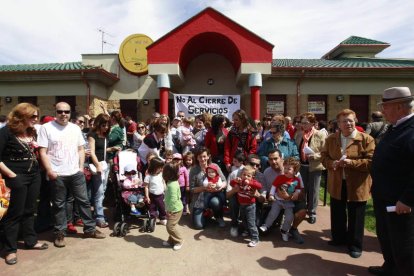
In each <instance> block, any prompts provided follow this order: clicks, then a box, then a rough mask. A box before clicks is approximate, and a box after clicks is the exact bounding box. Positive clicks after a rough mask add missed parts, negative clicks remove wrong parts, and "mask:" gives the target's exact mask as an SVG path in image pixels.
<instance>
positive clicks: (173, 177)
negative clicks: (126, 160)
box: [162, 163, 183, 251]
mask: <svg viewBox="0 0 414 276" xmlns="http://www.w3.org/2000/svg"><path fill="white" fill-rule="evenodd" d="M178 170H179V164H177V163H168V164H165V166H164V169H163V171H162V177H163V178H164V181H165V182H166V183H167V190H166V191H165V207H166V210H167V227H166V228H167V232H168V234H169V236H168V240H166V241H164V242H163V245H164V246H172V247H173V250H175V251H177V250H180V249H181V247H182V244H183V238H182V235H181V233H180V232H178V229H177V225H178V222H179V221H180V218H181V216H182V214H183V204H182V202H181V199H180V197H181V192H180V185H179V184H178Z"/></svg>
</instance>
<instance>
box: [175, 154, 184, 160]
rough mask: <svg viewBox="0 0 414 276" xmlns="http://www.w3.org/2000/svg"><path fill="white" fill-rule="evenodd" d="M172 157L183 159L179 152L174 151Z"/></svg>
mask: <svg viewBox="0 0 414 276" xmlns="http://www.w3.org/2000/svg"><path fill="white" fill-rule="evenodd" d="M173 159H180V160H181V159H183V156H182V155H181V154H180V153H174V154H173Z"/></svg>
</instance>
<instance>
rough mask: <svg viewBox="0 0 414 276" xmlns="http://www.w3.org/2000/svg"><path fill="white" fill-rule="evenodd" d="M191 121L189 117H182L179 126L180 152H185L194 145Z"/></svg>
mask: <svg viewBox="0 0 414 276" xmlns="http://www.w3.org/2000/svg"><path fill="white" fill-rule="evenodd" d="M193 122H194V120H191V118H184V120H183V125H182V126H181V135H180V137H181V141H180V142H181V147H182V153H183V154H185V153H186V152H188V151H190V150H191V149H193V148H194V146H195V145H196V141H195V140H194V135H193V132H192V130H193V125H192V124H193Z"/></svg>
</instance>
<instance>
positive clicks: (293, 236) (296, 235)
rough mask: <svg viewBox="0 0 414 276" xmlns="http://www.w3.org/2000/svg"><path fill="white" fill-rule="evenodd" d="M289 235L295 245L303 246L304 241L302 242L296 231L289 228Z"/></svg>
mask: <svg viewBox="0 0 414 276" xmlns="http://www.w3.org/2000/svg"><path fill="white" fill-rule="evenodd" d="M289 234H290V235H291V236H292V238H293V240H294V241H295V242H296V243H297V244H303V243H304V242H305V241H304V240H303V238H302V236H301V235H300V234H299V231H298V229H293V228H290V230H289Z"/></svg>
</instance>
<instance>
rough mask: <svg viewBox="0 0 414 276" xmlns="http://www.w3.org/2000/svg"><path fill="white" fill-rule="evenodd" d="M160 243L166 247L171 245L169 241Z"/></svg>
mask: <svg viewBox="0 0 414 276" xmlns="http://www.w3.org/2000/svg"><path fill="white" fill-rule="evenodd" d="M162 245H163V246H166V247H171V246H173V245H172V244H171V243H170V242H169V241H162Z"/></svg>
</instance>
